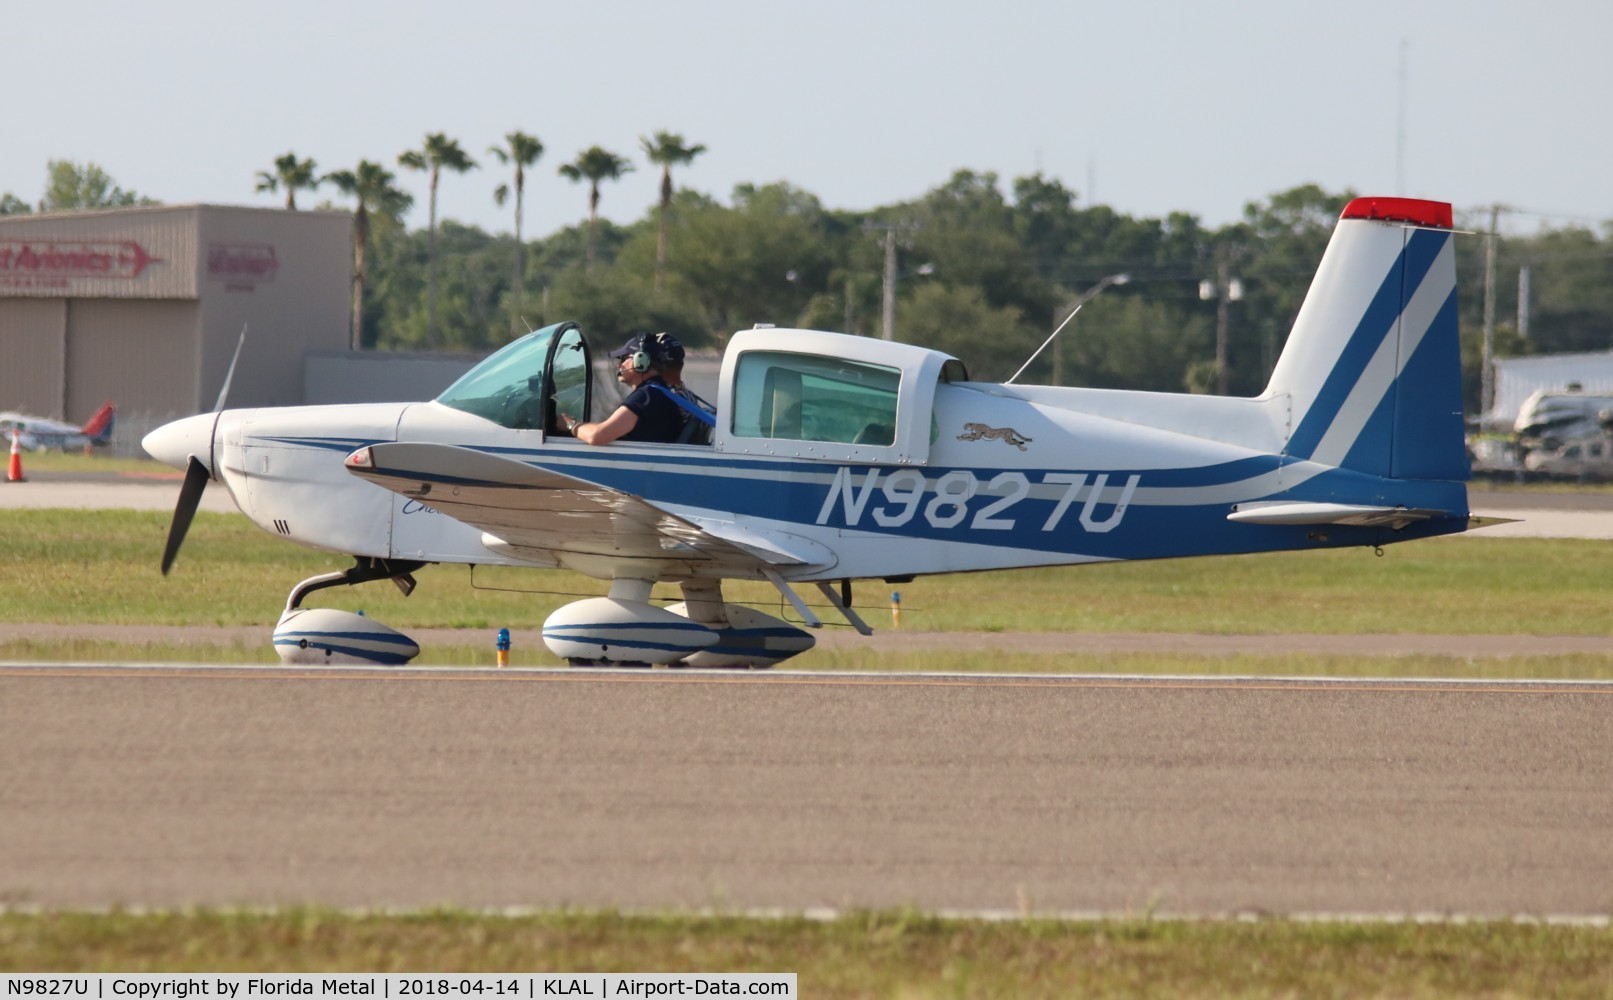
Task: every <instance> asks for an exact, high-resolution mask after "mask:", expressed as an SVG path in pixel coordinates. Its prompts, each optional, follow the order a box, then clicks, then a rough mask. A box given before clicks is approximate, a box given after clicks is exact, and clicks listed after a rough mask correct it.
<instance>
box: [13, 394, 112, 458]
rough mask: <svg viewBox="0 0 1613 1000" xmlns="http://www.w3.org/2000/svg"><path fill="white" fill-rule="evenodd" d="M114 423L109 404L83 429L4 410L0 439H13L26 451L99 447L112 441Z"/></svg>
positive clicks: (82, 427) (97, 411) (85, 424)
mask: <svg viewBox="0 0 1613 1000" xmlns="http://www.w3.org/2000/svg"><path fill="white" fill-rule="evenodd" d="M116 421H117V407H116V406H114V405H113V404H112V403H111V402H110V401H108V402H105V403H102V404H101V408H100V409H98V410H96V411H95V414H94V416H92V417H90V419H89V420H87V421H85V422H84V424H83V426H75V425H73V424H67V423H63V422H62V421H60V420H51V419H49V418H47V417H34V416H29V415H28V414H26V413H18V412H16V411H15V410H7V411H5V412H3V413H0V438H3V439H4V440H6V441H7V442H9V441H11V439H12V438H16V439H17V447H19V448H25V449H27V450H28V451H45V450H46V449H51V448H54V449H56V450H57V451H66V450H68V449H69V448H71V449H74V450H78V449H83V448H91V447H101V446H104V445H106V444H108V443H109V442H111V440H112V427H113V425H114V424H115V423H116ZM8 447H9V444H8Z"/></svg>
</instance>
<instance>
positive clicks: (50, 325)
mask: <svg viewBox="0 0 1613 1000" xmlns="http://www.w3.org/2000/svg"><path fill="white" fill-rule="evenodd" d="M351 226H352V216H351V214H349V213H346V212H329V211H312V212H309V211H302V212H296V211H287V210H284V209H263V208H244V207H233V206H219V205H183V206H159V207H150V208H127V209H113V210H108V211H96V212H57V213H48V214H41V215H7V216H0V409H8V410H13V409H14V410H19V411H22V412H25V413H33V414H37V415H39V416H43V417H51V418H54V419H59V420H67V421H70V422H74V423H77V422H81V421H84V420H87V419H89V417H90V415H91V414H92V413H94V412H95V410H96V409H97V408H98V407H99V406H100V405H101V404H102V403H103V402H105V401H107V400H112V401H113V402H115V403H116V404H117V406H118V425H119V434H118V437H119V438H122V439H127V438H128V437H129V434H128V432H137V433H143V430H141V428H142V427H151V426H156V425H157V424H158V423H161V422H163V421H164V420H167V419H170V418H172V417H177V416H184V415H187V414H191V413H197V412H201V411H204V410H210V409H212V408H213V404H214V403H215V402H216V401H217V399H218V393H219V389H220V388H221V387H222V385H223V383H224V377H225V374H226V373H227V372H228V370H229V366H230V359H231V357H232V356H233V355H234V353H235V347H236V343H237V342H238V340H239V338H240V335H241V329H242V327H243V326H245V327H247V328H248V332H247V338H246V346H245V348H244V349H243V350H242V352H241V362H240V364H239V365H238V366H237V368H236V372H235V378H234V381H233V382H232V383H231V386H230V396H229V405H231V406H269V405H289V404H297V403H301V402H303V401H304V399H303V359H304V355H306V354H307V353H308V352H310V351H345V350H346V349H347V347H348V339H349V338H348V335H349V329H350V327H349V323H350V321H351V320H350V317H351V312H350V311H349V307H348V303H349V298H348V296H349V293H350V291H351V287H350V283H351V276H352V265H351V260H352V244H351V242H350V241H351ZM134 440H138V437H135V438H134Z"/></svg>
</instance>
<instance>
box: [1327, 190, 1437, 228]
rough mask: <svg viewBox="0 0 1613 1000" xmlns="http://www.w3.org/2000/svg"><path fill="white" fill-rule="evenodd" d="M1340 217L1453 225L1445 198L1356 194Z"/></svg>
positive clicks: (1431, 226)
mask: <svg viewBox="0 0 1613 1000" xmlns="http://www.w3.org/2000/svg"><path fill="white" fill-rule="evenodd" d="M1339 218H1341V219H1377V220H1379V221H1380V222H1409V223H1411V224H1412V225H1414V226H1428V227H1430V228H1433V229H1450V228H1452V226H1453V225H1454V222H1453V220H1452V218H1451V206H1450V204H1449V203H1448V202H1443V201H1423V200H1422V199H1420V198H1357V199H1355V200H1354V201H1352V202H1350V203H1349V204H1348V205H1345V206H1344V214H1343V215H1341V216H1340V217H1339Z"/></svg>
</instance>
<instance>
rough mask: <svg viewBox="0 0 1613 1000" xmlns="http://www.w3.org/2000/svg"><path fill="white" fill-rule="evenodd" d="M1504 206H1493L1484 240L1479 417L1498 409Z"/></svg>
mask: <svg viewBox="0 0 1613 1000" xmlns="http://www.w3.org/2000/svg"><path fill="white" fill-rule="evenodd" d="M1500 223H1501V206H1500V205H1491V206H1490V231H1489V232H1488V233H1486V234H1485V237H1484V348H1483V351H1482V357H1481V359H1480V361H1479V413H1480V415H1485V416H1487V415H1488V414H1489V412H1490V409H1491V407H1493V406H1494V405H1495V365H1494V363H1493V361H1492V359H1493V358H1494V356H1495V243H1496V229H1497V227H1498V226H1499V225H1500Z"/></svg>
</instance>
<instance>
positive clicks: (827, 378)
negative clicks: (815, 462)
mask: <svg viewBox="0 0 1613 1000" xmlns="http://www.w3.org/2000/svg"><path fill="white" fill-rule="evenodd" d="M901 380H902V373H901V371H900V370H899V369H896V368H888V367H885V366H884V365H871V364H861V363H858V362H855V361H844V360H841V359H839V358H826V357H821V356H818V355H810V354H789V353H786V352H783V351H750V352H747V353H746V354H744V355H743V356H741V357H740V359H739V371H738V374H737V375H736V376H735V380H734V408H733V413H732V414H730V420H731V421H732V423H731V425H730V426H731V429H732V431H733V433H734V434H735V435H736V436H738V437H752V438H773V439H783V440H791V441H827V442H834V443H838V444H860V445H868V446H870V447H888V446H890V445H892V444H894V443H895V442H896V401H897V390H898V388H899V387H900V385H901Z"/></svg>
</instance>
